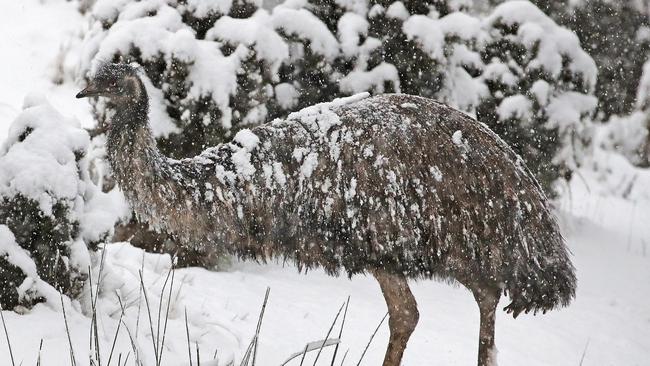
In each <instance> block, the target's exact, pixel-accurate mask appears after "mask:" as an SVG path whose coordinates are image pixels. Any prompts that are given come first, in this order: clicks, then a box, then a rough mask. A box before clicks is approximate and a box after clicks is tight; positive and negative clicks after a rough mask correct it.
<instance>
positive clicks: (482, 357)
mask: <svg viewBox="0 0 650 366" xmlns="http://www.w3.org/2000/svg"><path fill="white" fill-rule="evenodd" d="M472 292H473V293H474V298H475V299H476V302H477V303H478V308H479V311H480V313H481V327H480V330H479V343H478V365H479V366H496V364H497V353H496V348H495V346H494V319H495V315H496V308H497V305H498V303H499V297H500V296H501V293H500V291H499V290H498V289H492V288H478V289H475V290H473V291H472Z"/></svg>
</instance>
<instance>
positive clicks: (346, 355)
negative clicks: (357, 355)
mask: <svg viewBox="0 0 650 366" xmlns="http://www.w3.org/2000/svg"><path fill="white" fill-rule="evenodd" d="M348 352H350V350H349V349H347V350H345V353H344V354H343V358H342V359H341V365H340V366H343V363H344V362H345V358H346V357H348Z"/></svg>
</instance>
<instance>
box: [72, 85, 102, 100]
mask: <svg viewBox="0 0 650 366" xmlns="http://www.w3.org/2000/svg"><path fill="white" fill-rule="evenodd" d="M96 95H99V90H97V88H95V86H94V85H93V84H88V86H86V88H85V89H84V90H82V91H80V92H79V93H77V98H86V97H94V96H96Z"/></svg>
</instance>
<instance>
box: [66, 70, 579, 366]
mask: <svg viewBox="0 0 650 366" xmlns="http://www.w3.org/2000/svg"><path fill="white" fill-rule="evenodd" d="M85 96H106V97H109V98H112V100H113V102H114V103H117V104H118V105H120V108H118V109H117V111H118V112H117V113H116V114H115V116H114V117H113V119H112V122H111V127H110V130H109V134H108V142H107V149H108V157H109V160H110V163H111V165H112V167H113V170H114V172H115V177H116V178H117V181H118V183H119V184H120V186H121V188H122V189H123V190H124V192H125V194H126V197H127V199H129V200H130V201H131V203H132V205H133V206H134V208H135V210H136V212H137V213H138V215H139V217H140V218H141V219H144V220H146V221H148V222H149V223H151V224H152V225H153V226H155V227H157V228H159V229H161V230H165V231H168V232H171V233H173V234H175V235H176V236H177V237H178V238H179V239H180V240H181V241H184V242H187V243H202V244H201V245H206V246H210V245H212V246H221V247H223V248H224V249H225V250H227V251H230V252H232V253H235V254H237V255H239V256H240V257H242V258H251V259H256V260H261V261H264V260H267V259H269V258H272V257H283V258H286V259H289V260H292V261H294V262H295V263H296V264H297V265H298V266H299V267H300V268H311V267H323V268H324V269H325V270H326V271H327V272H328V273H330V274H338V273H339V272H340V271H344V272H346V273H347V274H348V275H350V276H352V275H354V274H357V273H371V274H372V275H373V276H375V278H376V279H377V280H378V281H379V284H380V286H381V288H382V291H383V293H384V296H385V298H386V302H387V304H388V310H389V313H390V321H389V325H390V329H391V332H390V333H391V334H390V342H389V345H388V350H387V352H386V357H385V360H384V365H385V366H390V365H392V366H397V365H399V363H400V360H401V357H402V354H403V351H404V349H405V347H406V343H407V341H408V338H409V337H410V335H411V333H412V331H413V329H414V328H415V325H416V323H417V320H418V311H417V306H416V302H415V299H414V298H413V295H412V294H411V292H410V290H409V287H408V283H407V280H408V279H421V278H437V279H442V280H448V281H458V282H460V283H461V284H463V285H465V286H466V287H467V288H468V289H470V290H471V291H472V292H473V294H474V296H475V298H476V301H477V302H478V304H479V308H480V313H481V331H480V343H479V364H480V365H488V364H493V362H495V359H494V358H495V355H496V353H495V352H494V317H495V316H494V311H495V308H496V306H497V302H498V299H499V297H500V295H501V293H504V294H506V295H508V296H509V297H510V299H511V303H510V305H508V306H507V307H506V310H508V311H510V312H512V313H513V314H514V315H515V316H517V315H518V314H519V313H520V312H528V311H533V312H536V311H537V310H541V311H546V310H549V309H552V308H554V307H556V306H559V305H566V304H568V303H569V301H570V300H571V298H572V297H573V296H574V292H575V285H576V280H575V275H574V269H573V266H572V265H571V263H570V261H569V258H568V254H567V249H566V247H565V244H564V241H563V238H562V236H561V234H560V232H559V229H558V226H557V224H556V222H555V220H554V217H553V215H552V213H551V211H550V208H549V205H548V203H547V201H546V198H545V196H544V194H543V193H542V190H541V189H540V187H539V185H538V184H537V183H536V181H535V179H534V178H533V177H532V175H531V174H530V172H529V171H528V170H527V169H526V167H525V166H524V164H523V162H522V160H521V159H520V158H519V157H518V156H517V155H516V154H514V153H513V152H512V150H511V149H510V148H509V147H508V146H507V145H506V144H505V143H504V142H503V141H502V140H500V139H499V138H498V137H497V136H496V135H495V134H494V133H492V132H491V131H490V130H489V129H488V128H486V127H485V126H484V125H482V124H480V123H478V122H477V121H475V120H473V119H472V118H470V117H468V116H466V115H465V114H463V113H461V112H458V111H456V110H454V109H451V108H449V107H447V106H445V105H443V104H440V103H437V102H434V101H432V100H429V99H425V98H420V97H415V96H409V95H382V96H376V97H372V98H368V97H366V96H367V95H358V96H354V97H351V98H346V99H339V100H335V101H334V102H332V103H324V104H318V105H315V106H312V107H309V108H306V109H304V110H302V111H300V112H297V113H293V114H291V115H290V116H289V117H288V118H287V119H286V120H275V121H273V122H271V123H267V124H264V125H262V126H259V127H256V128H254V129H252V130H242V131H240V132H239V133H238V134H237V135H236V136H235V137H234V138H233V140H232V142H230V143H225V144H221V145H218V146H216V147H213V148H210V149H208V150H206V151H204V152H203V153H202V154H200V155H198V156H196V157H194V158H189V159H184V160H172V159H169V158H166V157H165V156H163V155H162V154H160V153H159V151H158V150H157V147H156V145H155V142H154V139H153V137H152V133H151V130H150V128H149V121H148V118H147V111H148V97H147V95H146V91H145V89H144V87H143V84H142V82H141V81H140V79H139V77H138V73H137V72H136V70H135V69H133V68H131V67H130V66H127V65H117V64H104V65H101V66H100V67H99V70H98V72H97V74H96V75H95V77H94V78H93V79H92V80H91V82H90V84H89V86H88V87H87V88H86V89H84V90H83V91H82V92H80V93H79V95H78V97H85Z"/></svg>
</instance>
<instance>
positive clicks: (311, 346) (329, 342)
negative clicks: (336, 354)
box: [280, 338, 339, 366]
mask: <svg viewBox="0 0 650 366" xmlns="http://www.w3.org/2000/svg"><path fill="white" fill-rule="evenodd" d="M335 344H339V340H338V339H336V338H331V339H324V340H320V341H315V342H309V343H307V344H306V345H305V348H303V350H302V351H300V352H296V353H294V354H292V355H291V356H289V358H287V359H286V360H285V361H284V362H283V363H282V364H281V365H280V366H285V365H286V364H288V363H289V362H291V360H293V359H295V358H297V357H298V356H302V359H301V360H300V364H301V365H302V364H303V362H304V360H305V356H306V355H307V353H309V352H312V351H316V350H320V349H322V348H325V347H329V346H333V345H335Z"/></svg>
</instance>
